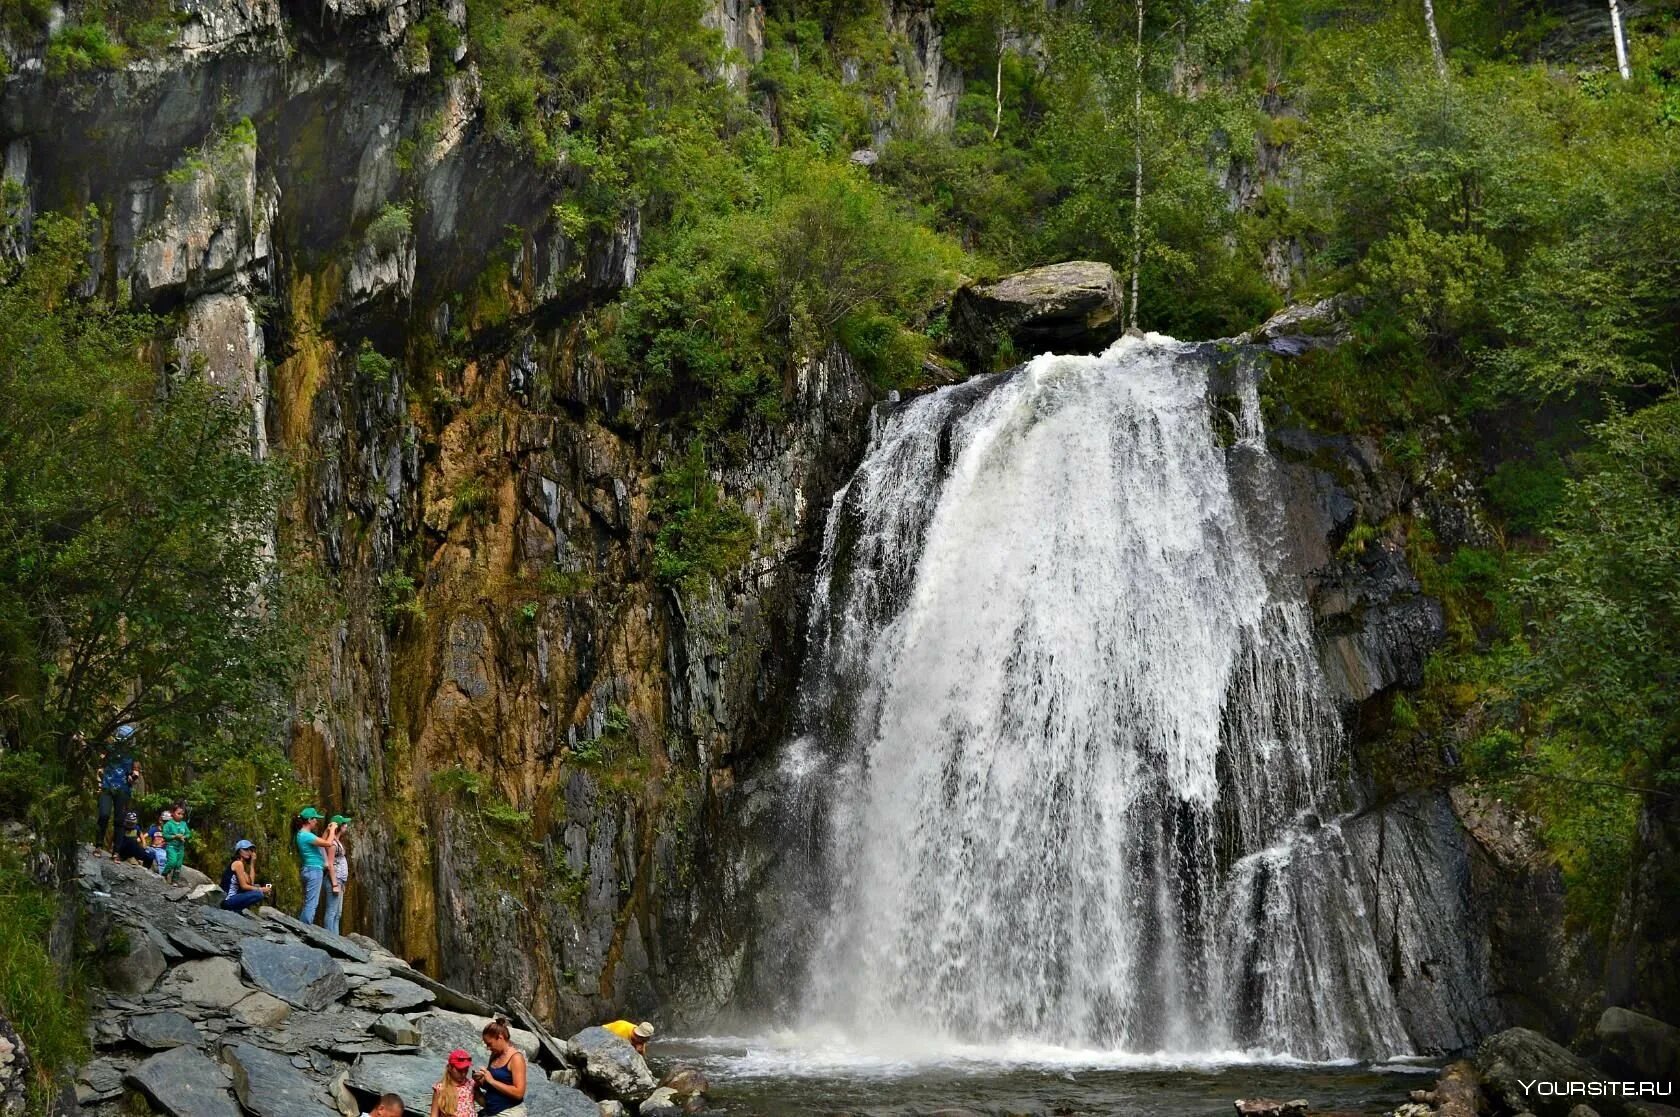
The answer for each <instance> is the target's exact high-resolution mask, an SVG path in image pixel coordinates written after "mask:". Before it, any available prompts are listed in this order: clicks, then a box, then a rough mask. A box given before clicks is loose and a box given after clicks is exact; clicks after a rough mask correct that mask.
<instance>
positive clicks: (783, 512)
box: [0, 0, 871, 1022]
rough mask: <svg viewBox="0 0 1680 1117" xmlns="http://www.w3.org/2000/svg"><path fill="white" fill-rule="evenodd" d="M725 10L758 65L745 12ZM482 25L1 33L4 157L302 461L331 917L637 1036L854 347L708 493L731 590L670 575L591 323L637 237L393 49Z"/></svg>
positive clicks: (669, 958) (829, 471) (650, 444)
mask: <svg viewBox="0 0 1680 1117" xmlns="http://www.w3.org/2000/svg"><path fill="white" fill-rule="evenodd" d="M737 9H738V10H737ZM755 13H756V14H755ZM719 14H720V17H721V18H723V20H724V22H725V23H727V24H728V26H729V28H730V31H731V35H732V36H737V37H742V42H741V43H740V44H738V45H742V46H749V45H750V39H751V34H752V31H751V29H752V28H753V27H754V26H761V22H762V13H760V12H757V9H756V8H755V7H753V6H751V5H734V6H730V5H725V6H724V7H723V9H722V11H721V12H720V13H719ZM464 18H465V13H464V10H463V9H462V8H461V7H460V5H458V4H455V5H446V6H444V7H443V8H441V9H439V10H437V11H432V10H430V9H429V8H427V9H426V10H422V6H421V5H416V4H403V3H386V2H380V0H374V2H372V3H353V4H339V3H329V4H327V5H326V6H325V7H321V8H316V7H309V8H308V9H307V10H305V9H302V8H299V9H297V10H293V9H291V8H290V7H288V6H286V5H282V4H279V3H275V2H273V0H269V2H266V3H265V2H261V0H259V2H257V3H251V4H247V3H237V4H234V3H220V2H212V3H202V4H194V5H189V7H188V14H187V15H186V16H185V17H184V19H183V23H182V26H181V27H180V28H179V30H178V39H177V41H176V44H175V45H174V46H173V47H171V48H168V49H166V50H164V51H162V52H161V53H159V54H157V55H156V56H154V57H150V58H146V59H144V60H141V61H137V62H134V63H132V64H130V65H128V66H127V67H126V68H123V69H119V70H115V71H109V72H90V73H84V74H79V75H71V76H69V77H54V78H49V77H48V76H47V74H46V66H45V62H44V60H43V44H40V43H34V44H31V43H15V42H14V43H9V44H7V52H8V56H9V58H10V61H11V73H10V76H9V77H8V78H7V80H6V87H5V94H4V99H3V101H0V147H3V148H4V150H5V152H6V161H5V167H6V175H7V179H8V181H9V183H11V184H13V188H12V189H13V196H14V197H15V198H18V199H21V202H20V205H19V207H18V208H19V211H20V214H21V216H23V218H24V219H25V223H26V224H27V220H28V218H29V216H30V215H31V214H34V213H40V212H44V211H47V210H52V209H63V208H67V207H78V206H82V205H85V204H88V203H93V204H96V205H98V206H99V207H100V212H101V214H102V216H103V221H104V225H103V234H102V239H101V243H100V244H99V245H98V248H97V260H96V267H95V269H94V272H95V276H96V281H95V282H96V285H97V287H98V288H99V290H100V292H101V293H103V294H105V295H108V296H112V297H116V298H120V299H128V300H132V301H133V302H134V303H136V304H139V305H141V306H144V307H147V308H149V309H151V310H153V311H154V312H156V313H157V314H159V315H160V316H162V319H163V321H164V322H165V323H166V326H167V330H168V332H169V333H170V334H171V335H172V336H173V338H174V342H173V344H172V345H169V346H163V347H160V349H159V362H160V365H163V364H168V365H171V366H177V367H179V368H180V369H182V370H185V371H189V372H194V373H197V374H199V375H203V376H206V377H208V378H209V379H211V380H212V381H213V382H215V383H217V384H219V385H222V386H223V387H224V388H225V390H226V391H227V393H228V394H229V397H230V398H232V399H236V400H239V401H242V402H244V403H245V404H247V405H248V406H249V407H250V409H251V423H252V447H253V451H254V452H256V453H259V454H270V453H274V454H283V455H285V456H286V457H287V458H288V459H290V460H291V461H293V462H295V463H296V464H297V466H298V486H297V490H296V495H295V499H294V500H293V501H292V502H291V503H290V505H289V506H288V507H287V508H286V509H285V512H284V516H283V520H282V523H281V524H280V526H279V531H280V532H281V533H282V535H285V536H287V537H289V538H294V539H298V540H302V541H304V542H305V543H306V544H307V546H308V547H309V548H310V549H311V550H312V552H313V555H314V558H315V560H316V561H317V562H318V564H319V566H320V567H321V569H322V570H323V572H324V573H325V574H326V575H327V576H328V579H329V581H330V583H331V584H332V585H334V586H335V587H337V589H338V590H339V591H340V594H341V598H342V600H341V602H340V606H341V608H340V610H339V619H338V620H337V621H336V622H335V624H334V625H333V627H332V630H331V632H330V633H329V635H328V637H327V639H326V641H325V642H324V644H323V646H322V647H321V648H320V649H319V651H318V654H316V655H315V657H314V658H313V662H312V665H311V669H310V671H309V674H308V677H307V679H306V680H305V682H304V683H303V685H302V686H301V687H300V690H299V692H298V694H297V698H296V703H295V709H294V712H293V715H292V717H291V721H290V726H289V747H290V752H291V755H292V757H293V759H294V760H295V762H296V765H297V767H298V769H299V771H300V773H301V774H302V775H303V777H304V779H305V781H306V783H307V784H309V785H312V786H313V787H315V788H317V789H318V791H319V794H320V796H321V798H322V800H323V802H322V804H321V805H322V806H324V807H329V808H330V809H333V810H341V811H344V812H345V813H349V814H352V815H354V816H356V817H357V818H358V820H359V824H358V830H359V831H360V835H359V837H360V840H359V841H358V842H357V843H356V844H355V846H354V849H353V851H352V864H353V872H354V873H355V874H356V878H357V880H358V883H359V887H358V888H356V889H355V890H353V892H352V896H351V900H350V905H349V913H348V916H347V918H348V925H349V926H352V927H355V928H358V929H360V930H363V931H366V932H367V933H369V934H371V935H373V936H375V937H377V938H379V939H380V940H381V941H384V942H387V943H390V944H391V945H392V946H393V948H394V949H396V950H397V951H399V952H400V953H401V954H402V955H403V956H404V957H406V958H408V959H410V960H411V961H413V962H414V963H416V964H417V965H418V966H420V967H421V968H423V969H426V970H428V971H430V972H432V973H435V974H438V975H441V976H443V977H445V978H446V979H448V980H450V981H452V982H455V983H457V984H461V985H464V986H467V987H470V988H473V989H475V990H478V991H480V992H481V994H482V995H485V996H489V997H495V998H505V997H510V996H517V997H519V998H521V999H524V1000H526V1001H527V1002H528V1003H530V1005H531V1007H532V1008H533V1009H534V1010H535V1011H536V1012H538V1013H539V1014H541V1015H543V1016H545V1017H549V1018H558V1019H561V1020H563V1021H567V1022H570V1021H581V1020H582V1019H584V1018H587V1017H593V1016H595V1015H597V1014H599V1013H601V1012H606V1011H617V1010H620V1009H624V1010H630V1009H637V1010H644V1011H651V1010H652V1009H653V1007H654V1006H655V1005H656V1004H658V1003H659V1002H660V1001H662V1000H663V999H664V998H665V997H667V996H668V995H669V993H670V991H671V985H672V981H673V970H674V969H675V968H678V967H677V961H676V960H677V959H678V958H679V957H680V956H681V951H682V949H683V946H684V944H685V943H686V942H687V941H688V939H689V938H690V928H691V926H692V925H693V924H695V923H696V922H697V921H699V920H701V919H702V918H703V917H704V913H703V910H702V908H703V905H702V904H701V901H700V899H699V898H698V897H699V895H700V893H699V891H698V887H697V886H698V883H699V882H700V881H701V880H702V879H703V878H704V875H705V870H706V867H705V865H704V864H703V862H704V858H705V851H706V834H707V832H708V827H709V826H711V825H712V824H713V822H714V820H715V819H716V818H718V817H722V816H725V815H727V814H728V813H729V811H730V807H729V805H728V798H729V793H730V788H731V786H732V770H733V766H734V765H735V764H736V763H737V762H738V761H739V760H740V759H741V758H742V757H747V756H750V755H751V754H752V752H753V750H754V749H755V748H757V747H759V746H760V745H761V744H762V743H763V742H764V741H767V740H771V739H774V737H775V736H776V735H777V734H778V732H779V729H780V723H779V718H780V713H779V711H780V710H781V709H783V708H784V706H785V703H784V702H783V701H782V691H783V689H784V688H785V686H786V680H787V678H788V677H789V674H790V668H791V665H792V662H793V660H794V659H795V658H796V656H797V651H798V647H799V639H800V633H799V625H800V623H801V618H802V617H803V615H804V610H803V609H802V608H800V607H798V605H797V599H798V598H799V596H800V595H801V594H802V593H803V586H804V582H805V580H806V579H805V577H804V572H805V570H806V568H807V567H808V565H809V552H810V550H811V548H812V544H813V538H812V532H813V530H814V529H815V527H816V526H817V525H820V522H821V517H822V510H823V506H824V504H825V502H826V500H827V499H828V494H829V493H830V492H831V491H832V490H833V489H834V488H835V487H836V485H837V483H838V478H839V477H840V475H841V474H842V472H843V471H844V470H845V468H846V467H847V465H848V463H849V461H850V460H851V458H852V457H853V456H854V455H855V453H856V452H857V450H858V449H859V447H860V445H861V441H862V439H863V438H864V437H865V433H866V412H867V407H868V406H869V404H870V402H871V401H870V397H869V392H868V390H867V389H866V386H865V384H864V382H863V381H862V379H861V378H860V377H859V375H858V374H857V373H856V372H855V371H854V370H853V368H852V367H851V365H850V364H849V363H848V361H847V360H846V359H845V357H844V356H843V355H841V354H839V353H834V354H831V355H829V356H828V357H826V358H824V359H821V360H816V361H812V362H808V363H807V364H805V365H804V366H802V367H800V368H798V369H796V370H794V371H793V373H792V374H791V376H790V379H789V382H788V383H787V385H786V391H785V404H786V407H785V414H786V415H787V419H786V420H785V421H784V422H781V423H778V424H774V425H772V424H762V425H759V426H757V427H755V428H754V429H752V430H749V431H748V432H746V439H745V442H746V446H747V451H746V453H745V455H744V456H743V458H742V461H741V464H739V465H737V466H735V467H733V468H732V470H731V471H730V473H729V474H728V476H726V477H722V478H720V479H719V480H721V481H722V482H723V484H724V485H725V487H726V488H727V490H728V492H729V493H730V495H731V496H732V497H733V498H737V499H739V500H740V501H741V502H742V503H743V505H744V506H745V507H746V508H747V509H748V511H749V512H750V513H751V515H752V516H753V518H754V519H755V520H756V521H757V528H758V532H757V543H756V544H755V547H754V550H753V552H752V555H751V558H750V560H749V561H748V562H747V563H746V564H745V566H744V567H743V568H742V569H740V570H739V571H737V572H735V573H734V574H733V575H732V576H731V577H729V578H727V579H725V580H723V581H721V582H719V583H716V584H713V585H712V586H711V587H710V588H709V589H708V590H706V591H705V592H703V593H697V592H695V591H691V590H690V591H682V590H677V589H674V588H671V587H668V586H666V585H665V584H664V583H662V582H661V581H659V580H658V579H657V578H656V577H655V574H654V570H653V553H652V552H653V547H652V541H653V534H654V526H653V525H652V524H651V523H650V515H649V502H650V485H651V478H652V477H653V476H654V475H655V474H656V473H657V472H658V470H659V468H660V466H661V464H662V462H664V461H665V460H666V459H667V457H668V456H669V455H670V454H672V453H673V447H672V446H670V445H668V444H667V440H666V437H665V435H664V434H663V432H662V430H661V427H660V425H659V424H658V423H657V422H656V421H655V420H654V418H653V417H652V416H651V415H650V413H649V410H648V405H647V403H646V402H645V401H644V400H643V399H642V398H640V397H639V395H638V393H637V392H636V391H635V388H634V385H629V384H623V383H615V382H610V381H609V380H608V379H607V377H606V376H605V375H604V373H603V371H602V369H601V366H600V364H599V362H597V361H596V360H595V358H594V357H593V355H592V354H591V351H590V348H589V342H588V337H587V333H586V330H585V325H584V323H585V319H586V317H587V314H588V311H589V309H590V308H591V307H592V306H594V305H595V304H597V303H598V302H599V301H600V300H602V299H603V298H604V297H606V296H608V295H610V294H611V293H612V292H614V291H616V290H617V289H619V288H621V287H622V286H623V285H625V284H627V283H629V282H631V281H632V280H633V279H634V278H635V274H636V267H637V257H638V242H639V229H638V227H637V224H636V223H635V222H634V221H628V222H625V223H623V224H621V225H620V226H619V227H618V228H616V229H613V230H610V231H608V232H606V233H602V234H596V235H592V236H588V237H585V238H583V239H578V238H575V237H573V236H571V235H569V234H568V233H567V232H566V231H565V230H564V229H562V228H561V226H560V225H559V223H558V221H557V218H556V216H555V212H554V210H555V204H556V203H557V202H560V201H563V200H564V199H565V198H566V197H567V196H568V192H569V191H570V190H571V189H572V188H573V186H574V185H575V184H574V183H572V182H571V181H569V179H568V177H567V176H566V175H565V174H564V173H561V174H553V175H550V174H544V173H541V172H539V171H537V170H535V169H534V168H532V167H531V166H530V165H529V164H528V163H527V162H526V161H525V160H523V159H521V158H520V157H518V156H517V155H516V154H515V153H513V152H512V151H510V150H509V148H508V147H507V146H506V145H505V144H503V143H500V142H498V141H497V140H496V139H495V138H493V137H491V136H490V135H488V134H487V133H486V130H485V129H484V127H483V126H482V121H481V118H480V114H479V100H478V85H477V79H476V75H475V73H474V71H473V69H472V68H471V67H470V66H468V67H466V68H464V69H459V70H456V71H454V72H453V73H452V75H451V76H450V77H448V78H447V79H438V78H436V77H435V76H432V75H429V74H428V64H427V59H426V58H424V57H420V56H418V55H417V53H416V45H415V44H416V43H417V42H421V43H422V46H423V41H422V40H419V39H417V38H416V36H414V35H413V34H411V33H410V32H411V31H412V29H413V28H414V27H416V26H417V25H418V23H419V21H420V20H422V19H430V20H437V19H442V20H444V21H447V22H449V23H452V24H455V25H456V26H459V25H460V24H461V23H462V22H463V20H464ZM14 247H15V246H14Z"/></svg>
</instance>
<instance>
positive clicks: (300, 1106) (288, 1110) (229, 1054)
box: [222, 1043, 337, 1117]
mask: <svg viewBox="0 0 1680 1117" xmlns="http://www.w3.org/2000/svg"><path fill="white" fill-rule="evenodd" d="M222 1059H223V1061H225V1062H226V1063H227V1065H228V1066H229V1067H231V1068H233V1093H234V1096H235V1097H237V1098H238V1099H239V1104H240V1105H242V1106H244V1107H245V1109H246V1111H247V1112H249V1113H252V1114H254V1115H255V1117H337V1113H336V1111H335V1110H334V1109H333V1108H332V1106H330V1105H328V1104H327V1101H328V1097H329V1094H328V1085H327V1082H326V1080H325V1079H322V1078H319V1077H317V1076H316V1075H314V1074H313V1073H306V1072H307V1071H312V1070H313V1067H312V1066H311V1064H310V1062H309V1060H308V1059H304V1060H303V1064H304V1066H303V1068H302V1069H300V1068H299V1067H297V1066H295V1065H294V1064H293V1061H292V1060H291V1059H288V1058H287V1057H286V1056H285V1055H278V1054H275V1053H274V1052H273V1051H265V1050H263V1049H262V1048H260V1047H254V1046H252V1045H250V1044H248V1043H233V1044H229V1045H227V1046H226V1047H224V1048H222Z"/></svg>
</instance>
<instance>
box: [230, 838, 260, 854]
mask: <svg viewBox="0 0 1680 1117" xmlns="http://www.w3.org/2000/svg"><path fill="white" fill-rule="evenodd" d="M256 848H257V844H256V843H255V842H253V841H252V840H251V839H250V838H240V839H239V840H238V841H237V842H234V843H233V852H235V853H240V852H243V851H244V850H247V849H256Z"/></svg>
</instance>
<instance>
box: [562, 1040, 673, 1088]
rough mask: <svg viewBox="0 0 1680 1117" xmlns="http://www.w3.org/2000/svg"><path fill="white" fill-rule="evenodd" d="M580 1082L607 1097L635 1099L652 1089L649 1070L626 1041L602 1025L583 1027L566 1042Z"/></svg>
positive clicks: (652, 1082)
mask: <svg viewBox="0 0 1680 1117" xmlns="http://www.w3.org/2000/svg"><path fill="white" fill-rule="evenodd" d="M566 1052H567V1055H568V1057H569V1058H570V1060H571V1062H572V1065H573V1066H575V1067H577V1068H578V1072H579V1073H580V1074H582V1076H583V1082H584V1085H585V1086H587V1087H590V1088H592V1089H594V1090H596V1091H599V1092H600V1093H601V1094H603V1095H605V1096H606V1097H608V1098H613V1099H616V1100H618V1101H622V1102H631V1103H633V1102H639V1101H640V1100H641V1099H642V1098H645V1097H647V1096H648V1094H650V1093H652V1091H653V1088H654V1081H653V1072H652V1071H650V1070H648V1065H647V1062H646V1061H645V1060H644V1059H643V1058H642V1057H641V1056H640V1055H638V1054H636V1049H635V1048H634V1047H631V1046H630V1044H629V1042H628V1041H626V1040H622V1039H620V1038H618V1036H616V1035H614V1034H613V1033H611V1032H609V1031H607V1030H606V1029H605V1028H585V1029H584V1030H583V1031H581V1032H579V1033H578V1034H577V1035H575V1036H573V1037H572V1038H571V1039H570V1040H569V1041H568V1042H567V1044H566Z"/></svg>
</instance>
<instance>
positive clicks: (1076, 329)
mask: <svg viewBox="0 0 1680 1117" xmlns="http://www.w3.org/2000/svg"><path fill="white" fill-rule="evenodd" d="M1121 329H1122V323H1121V321H1120V283H1119V279H1118V278H1117V277H1116V276H1115V274H1114V269H1113V268H1111V267H1109V266H1108V265H1107V264H1101V263H1095V262H1093V261H1090V260H1069V261H1068V262H1066V263H1062V264H1050V265H1047V266H1045V267H1042V268H1029V269H1028V270H1027V271H1023V272H1016V273H1015V274H1014V275H1006V276H1004V277H1003V278H1002V279H997V280H991V281H989V282H983V283H971V284H969V285H968V286H966V287H963V288H962V289H960V290H959V291H957V293H956V294H955V295H954V296H952V299H951V336H952V343H953V347H954V348H955V349H956V350H957V352H958V354H959V355H960V356H961V357H962V358H963V359H964V360H966V361H967V362H968V363H969V365H970V367H971V368H972V369H973V371H976V372H986V371H989V370H990V369H991V368H992V367H993V366H994V364H996V363H997V362H998V360H999V358H1000V357H1001V356H1005V355H1007V356H1008V357H1011V358H1016V359H1021V360H1025V359H1026V358H1027V357H1031V356H1035V355H1036V354H1039V353H1097V352H1101V351H1102V350H1103V349H1105V348H1107V347H1108V345H1109V343H1110V342H1112V341H1114V339H1115V338H1117V337H1119V336H1120V333H1121Z"/></svg>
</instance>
